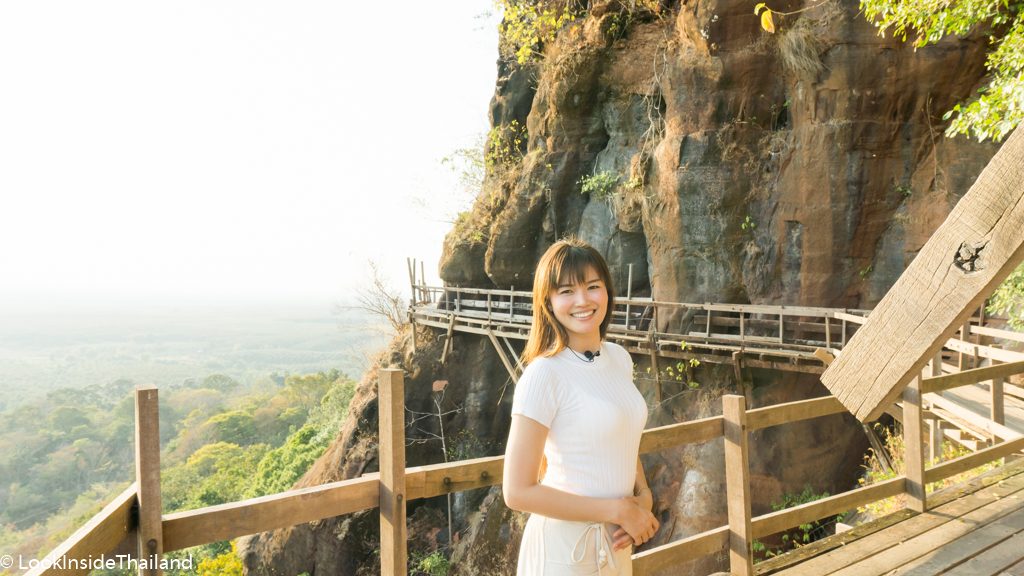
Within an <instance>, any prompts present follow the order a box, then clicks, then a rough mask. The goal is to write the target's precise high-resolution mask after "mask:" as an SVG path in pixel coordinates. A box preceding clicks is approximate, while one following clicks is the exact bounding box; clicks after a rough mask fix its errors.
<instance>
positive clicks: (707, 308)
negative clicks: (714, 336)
mask: <svg viewBox="0 0 1024 576" xmlns="http://www.w3.org/2000/svg"><path fill="white" fill-rule="evenodd" d="M704 311H705V312H707V317H706V318H705V320H707V323H706V324H705V325H704V335H705V336H707V337H708V338H711V305H710V303H707V304H705V305H704Z"/></svg>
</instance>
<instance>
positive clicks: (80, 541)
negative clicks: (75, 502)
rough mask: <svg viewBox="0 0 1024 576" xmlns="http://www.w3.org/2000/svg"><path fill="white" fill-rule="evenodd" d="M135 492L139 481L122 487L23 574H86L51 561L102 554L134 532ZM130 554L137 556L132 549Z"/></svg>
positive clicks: (108, 552)
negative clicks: (93, 514)
mask: <svg viewBox="0 0 1024 576" xmlns="http://www.w3.org/2000/svg"><path fill="white" fill-rule="evenodd" d="M137 492H138V484H134V483H133V484H132V485H131V486H129V487H128V488H125V490H124V491H123V492H121V493H120V494H118V495H117V497H115V498H114V499H113V500H111V501H110V503H108V504H107V505H106V506H104V507H103V509H102V510H100V511H99V512H98V513H97V514H96V515H95V516H93V517H92V518H90V519H89V521H88V522H86V523H85V525H83V526H82V527H81V528H79V529H78V530H75V533H74V534H72V535H71V536H70V537H68V539H67V540H65V541H64V542H62V543H61V544H60V545H59V546H57V547H56V548H54V549H53V550H52V551H51V552H50V553H49V554H47V555H46V556H45V557H44V558H43V559H42V561H41V562H40V563H39V564H37V565H36V567H35V568H32V569H30V570H29V571H28V572H26V573H25V576H44V575H45V576H50V575H56V574H65V575H69V576H70V575H74V576H79V575H83V576H84V575H85V574H88V573H89V570H87V569H81V570H77V569H73V568H64V569H57V568H55V567H54V564H55V563H56V562H57V561H58V560H60V559H62V558H63V559H64V561H65V562H66V561H67V560H71V559H76V560H88V559H89V558H90V557H93V558H96V557H99V556H100V555H103V554H106V555H110V553H111V552H112V551H113V550H114V549H115V548H117V546H118V544H120V543H121V542H123V541H124V540H125V539H126V538H128V537H129V536H131V535H132V534H133V532H134V530H135V528H136V525H135V519H134V518H133V515H132V507H133V506H135V503H136V494H137ZM132 545H133V546H132V547H133V548H134V545H135V542H132ZM132 556H134V557H137V555H136V554H134V553H132Z"/></svg>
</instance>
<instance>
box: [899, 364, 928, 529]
mask: <svg viewBox="0 0 1024 576" xmlns="http://www.w3.org/2000/svg"><path fill="white" fill-rule="evenodd" d="M922 427H923V425H922V421H921V379H920V377H917V378H914V379H913V380H911V381H910V384H909V385H908V386H907V387H906V388H905V389H904V390H903V449H904V453H903V462H904V464H905V466H906V475H907V508H910V509H911V510H914V511H915V512H924V511H925V510H926V509H927V505H926V502H925V500H926V497H925V485H924V448H923V446H922V442H921V441H922V438H921V428H922Z"/></svg>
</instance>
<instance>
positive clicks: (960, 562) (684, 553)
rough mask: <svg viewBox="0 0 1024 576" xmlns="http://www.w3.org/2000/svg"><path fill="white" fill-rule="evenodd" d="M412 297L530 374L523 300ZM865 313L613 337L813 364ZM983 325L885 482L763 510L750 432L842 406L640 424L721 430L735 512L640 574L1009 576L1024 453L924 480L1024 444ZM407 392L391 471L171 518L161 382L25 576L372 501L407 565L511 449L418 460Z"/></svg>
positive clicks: (387, 384)
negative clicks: (880, 512) (779, 547)
mask: <svg viewBox="0 0 1024 576" xmlns="http://www.w3.org/2000/svg"><path fill="white" fill-rule="evenodd" d="M413 291H414V294H415V295H416V297H415V298H414V299H413V304H412V306H411V308H410V317H411V320H412V322H413V323H414V326H415V325H420V326H429V327H433V328H435V329H438V330H443V331H445V334H446V336H447V340H446V342H445V348H444V352H443V354H448V353H449V351H450V350H451V346H452V345H453V344H452V342H453V335H454V333H455V332H462V333H470V334H478V335H481V336H485V337H487V338H488V339H489V340H490V342H491V343H492V344H493V345H494V347H495V349H496V350H498V352H499V354H500V355H501V356H502V359H503V362H504V363H505V367H506V369H508V371H509V375H510V377H512V378H513V379H515V378H516V377H517V375H518V374H519V373H520V371H521V367H520V366H519V364H518V362H517V360H516V357H517V356H518V354H516V353H515V349H514V347H513V345H512V340H518V339H523V338H525V334H526V331H527V330H528V325H529V319H530V315H531V308H530V306H531V302H530V295H529V293H526V292H517V291H515V290H508V291H501V290H476V289H469V288H451V287H441V288H434V287H429V286H426V285H424V284H419V283H416V282H413ZM865 315H866V312H865V311H859V310H836V309H826V308H807V307H788V306H786V307H783V306H775V307H773V306H750V305H723V304H680V303H671V302H655V301H651V300H649V299H647V300H645V299H641V298H630V297H627V298H625V299H623V300H621V301H618V302H617V303H616V305H615V307H614V309H613V324H612V327H611V330H610V338H611V339H612V340H616V341H618V342H621V343H623V345H624V346H626V347H627V348H628V349H629V350H630V351H631V352H633V353H635V354H643V355H647V356H650V357H651V360H652V362H653V363H654V365H655V367H656V366H657V361H658V358H662V357H668V358H680V359H688V358H694V359H698V360H701V361H702V362H709V363H731V364H733V366H735V367H736V368H737V371H738V370H739V369H740V367H741V366H748V367H756V368H768V369H778V370H795V371H800V372H811V373H813V372H821V370H822V369H823V368H824V366H825V363H827V362H828V361H829V360H830V359H831V358H832V357H833V356H834V355H835V354H841V353H842V348H843V346H844V344H845V343H846V342H847V341H848V338H849V336H850V335H851V334H852V333H853V332H854V331H856V330H857V329H858V328H857V327H858V326H860V325H861V324H862V323H863V322H865V321H866V317H865ZM983 322H984V319H983V318H982V317H981V316H979V317H977V318H975V322H974V323H971V324H969V325H967V326H965V327H964V328H963V329H962V330H961V334H960V337H959V338H951V339H950V340H949V341H948V342H947V343H946V347H945V348H944V350H943V352H942V353H940V354H939V355H937V356H936V357H935V358H934V359H933V360H932V362H931V365H930V367H929V369H928V372H927V374H922V375H921V377H919V378H918V379H917V380H915V381H914V382H913V383H912V384H911V386H910V387H908V388H907V391H906V393H905V394H904V396H903V398H902V400H901V401H900V402H898V403H897V404H896V405H894V406H893V407H892V408H891V409H890V413H892V414H893V415H894V416H896V417H897V418H898V419H899V420H900V421H902V423H903V427H902V428H903V433H904V444H905V446H906V453H905V454H904V459H905V462H906V472H905V474H903V475H900V476H897V477H895V478H892V479H889V480H886V481H883V482H879V483H877V484H873V485H868V486H863V487H859V488H856V489H853V490H850V491H848V492H844V493H841V494H837V495H834V496H830V497H827V498H823V499H820V500H817V501H814V502H811V503H807V504H803V505H800V506H797V507H794V508H789V509H785V510H781V511H777V512H773V513H770V514H765V515H761V516H756V517H755V516H753V515H752V512H751V493H750V470H749V465H748V440H749V434H750V433H751V432H753V431H756V430H761V429H764V428H768V427H774V426H784V425H787V424H789V423H792V422H798V421H802V420H807V419H813V418H819V417H823V416H828V415H832V414H838V413H842V412H844V411H845V408H844V406H843V405H842V404H841V403H840V402H839V401H838V400H836V399H835V398H833V397H830V396H829V397H824V398H815V399H811V400H803V401H798V402H791V403H787V404H780V405H775V406H767V407H759V408H755V409H747V407H746V400H745V398H744V396H739V395H728V396H725V397H723V399H722V403H723V405H722V415H720V416H712V417H709V418H704V419H700V420H695V421H689V422H682V423H678V424H671V425H667V426H662V427H659V428H652V429H648V430H645V431H644V433H643V437H642V440H641V447H640V451H641V453H642V454H647V453H651V452H654V451H659V450H665V449H670V448H675V447H678V446H682V445H687V444H697V443H703V442H709V441H715V440H717V439H718V438H723V439H724V442H725V476H726V485H727V486H726V487H727V494H726V502H727V507H728V522H727V524H724V525H722V526H719V527H716V528H714V529H711V530H707V531H704V532H701V533H699V534H694V535H691V536H689V537H687V538H684V539H682V540H677V541H674V542H670V543H667V544H664V545H661V546H657V547H653V548H650V549H645V550H643V551H641V552H638V553H636V554H635V555H634V557H633V558H634V572H635V573H636V574H637V575H638V576H643V575H650V574H655V573H659V572H661V573H665V574H669V573H671V569H672V567H673V566H676V565H678V564H681V563H684V562H687V561H690V560H693V559H695V558H699V557H703V556H707V555H714V554H720V553H722V552H727V553H728V555H729V568H730V572H731V573H732V574H736V575H741V576H747V575H751V574H755V573H757V574H774V573H781V574H815V575H816V574H819V573H820V574H830V573H838V574H858V575H860V574H888V573H890V572H891V571H896V572H894V573H901V574H902V573H907V574H933V573H939V572H941V571H942V570H946V569H952V570H958V571H959V572H953V573H970V574H999V573H1002V571H1004V570H1006V569H1009V568H1010V567H1011V566H1014V565H1016V564H1017V563H1019V562H1020V561H1021V560H1022V559H1024V546H1019V545H1017V544H1018V543H1019V542H1024V511H1021V508H1022V507H1024V461H1018V462H1013V463H1011V464H1009V465H1007V466H1004V467H1001V468H998V469H997V470H996V471H995V472H993V473H990V474H989V475H988V476H985V477H980V478H978V479H976V480H975V481H974V482H973V483H972V484H971V485H969V486H967V487H963V488H959V489H956V490H953V491H946V492H944V493H933V494H929V493H927V492H926V486H927V485H928V484H929V483H932V482H936V481H939V480H942V479H946V478H949V477H951V476H955V475H958V474H962V473H964V472H967V471H970V470H973V469H975V468H977V467H979V466H981V465H983V464H985V463H988V462H992V461H997V460H1001V459H1003V458H1006V457H1010V456H1013V455H1015V454H1017V453H1018V452H1020V451H1021V450H1022V449H1024V435H1022V432H1024V411H1022V410H1021V405H1022V404H1024V403H1022V402H1020V401H1019V400H1018V398H1024V390H1021V389H1019V388H1017V387H1016V386H1012V385H1010V384H1008V383H1007V382H1006V379H1007V378H1009V377H1010V376H1012V375H1016V374H1021V373H1024V354H1019V353H1015V352H1010V351H1007V350H1002V349H1000V348H998V347H995V346H993V345H991V340H993V339H1001V340H1004V341H1006V340H1012V341H1017V342H1020V341H1022V336H1021V335H1019V334H1016V333H1012V332H1005V331H1002V330H996V329H993V328H990V327H987V326H984V325H982V324H983ZM414 333H415V330H414ZM654 371H655V372H657V370H656V369H655V370H654ZM404 385H405V383H404V378H403V375H402V372H401V371H400V370H382V371H381V372H380V379H379V397H378V401H379V403H380V409H379V414H380V416H379V437H380V453H379V461H380V472H379V473H373V474H367V475H364V476H362V477H360V478H355V479H351V480H344V481H340V482H333V483H330V484H325V485H322V486H316V487H311V488H303V489H297V490H289V491H286V492H282V493H278V494H272V495H268V496H262V497H259V498H253V499H248V500H243V501H239V502H232V503H229V504H222V505H218V506H211V507H206V508H200V509H197V510H190V511H185V512H176V513H172V514H162V511H161V500H160V462H159V454H160V451H159V433H158V429H159V425H158V422H157V414H158V410H157V390H156V389H155V388H141V389H139V390H137V391H136V439H135V446H136V447H137V448H136V462H137V465H136V471H137V473H136V482H135V484H133V485H132V486H131V487H130V488H129V489H128V490H126V491H125V492H124V493H122V494H121V495H120V496H119V497H117V498H116V499H115V500H114V501H112V502H111V503H110V504H109V505H108V506H107V507H105V508H104V509H103V511H101V512H100V513H99V514H97V515H96V516H95V517H94V518H92V519H91V520H90V521H89V522H88V523H87V524H86V525H85V526H83V527H82V528H81V529H80V530H79V531H77V532H76V533H75V534H74V535H72V536H71V537H70V538H69V539H68V540H67V541H65V542H64V543H63V544H61V545H60V546H59V547H58V548H56V549H55V550H53V551H52V552H51V553H50V554H49V555H48V556H47V557H46V559H45V560H44V561H43V562H42V563H40V564H39V565H38V566H36V567H35V568H33V569H32V570H30V571H29V574H32V575H33V576H35V575H39V574H86V573H88V572H89V570H88V569H87V568H88V566H87V565H86V567H85V568H79V567H72V568H69V567H68V562H69V561H71V560H74V559H80V560H85V559H89V558H95V557H98V556H99V555H101V554H111V553H113V552H115V551H118V552H121V553H125V552H128V553H131V554H132V555H133V556H134V557H136V558H156V557H159V556H160V555H162V554H164V553H167V552H170V551H174V550H181V549H184V548H188V547H191V546H197V545H201V544H206V543H211V542H217V541H222V540H228V539H233V538H237V537H239V536H244V535H248V534H255V533H260V532H265V531H268V530H274V529H279V528H285V527H289V526H294V525H297V524H303V523H307V522H313V521H317V520H321V519H324V518H330V517H334V516H339V515H343V514H351V513H355V512H359V511H364V510H371V509H375V508H376V509H378V510H379V515H380V526H381V548H380V550H381V554H380V565H381V572H382V573H383V574H387V575H389V576H390V575H395V574H405V573H407V571H408V568H407V562H408V558H407V550H406V543H407V538H406V534H405V531H406V506H407V503H408V502H409V501H410V500H416V499H420V498H429V497H434V496H439V495H444V494H450V493H453V492H459V491H463V490H470V489H475V488H481V487H487V486H492V485H496V484H500V482H501V478H502V465H503V457H501V456H494V457H487V458H478V459H474V460H465V461H459V462H450V463H443V464H434V465H429V466H420V467H416V468H408V469H407V468H406V467H405V428H406V423H405V418H406V411H405V406H404V401H403V398H404V396H405V395H404ZM1008 397H1009V398H1011V400H1009V401H1008V400H1006V398H1008ZM972 403H973V404H972ZM974 404H978V405H980V406H982V409H980V410H979V409H977V408H976V406H974ZM986 410H987V412H986ZM953 423H955V427H954V424H953ZM943 434H945V435H947V436H949V437H951V438H952V437H954V436H955V437H956V438H955V439H957V440H958V441H960V442H961V443H965V444H968V445H971V447H972V448H973V449H976V451H975V452H973V453H970V454H968V455H966V456H961V457H959V458H956V459H953V460H949V461H944V462H943V461H935V460H932V459H931V458H929V452H934V447H935V446H936V445H938V444H940V443H941V435H943ZM899 494H905V495H906V501H907V508H906V509H905V510H902V511H900V512H898V513H896V514H894V515H891V516H887V517H884V518H881V519H879V520H877V521H874V522H872V523H869V524H866V525H863V526H858V527H856V528H854V529H853V530H852V531H850V532H848V533H843V534H838V535H835V536H830V537H828V538H825V539H824V540H821V541H819V542H816V543H814V544H812V545H809V546H806V547H804V548H802V549H800V550H797V551H796V552H792V553H789V554H785V555H782V556H780V557H778V558H775V559H772V560H769V561H766V562H762V563H759V564H757V565H756V566H755V565H754V564H753V553H752V544H753V542H754V541H755V539H759V538H764V537H767V536H770V535H773V534H778V533H780V532H783V531H786V530H789V529H791V528H794V527H796V526H799V525H801V524H805V523H809V522H812V521H815V520H818V519H822V518H828V517H832V516H835V515H837V514H840V513H843V512H847V511H849V510H852V509H855V508H856V507H858V506H863V505H866V504H869V503H872V502H876V501H879V500H883V499H886V498H890V497H892V496H895V495H899ZM901 542H904V544H898V543H901ZM911 544H912V545H911ZM894 550H895V551H896V552H894ZM58 560H60V561H62V562H63V565H61V564H59V563H58ZM965 571H968V572H965ZM140 573H143V574H159V573H160V570H159V568H155V569H148V568H146V569H143V568H140Z"/></svg>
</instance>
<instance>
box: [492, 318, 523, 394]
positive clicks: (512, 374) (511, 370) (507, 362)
mask: <svg viewBox="0 0 1024 576" xmlns="http://www.w3.org/2000/svg"><path fill="white" fill-rule="evenodd" d="M487 337H488V338H489V339H490V340H491V345H492V346H494V351H495V352H497V353H498V358H500V359H501V363H502V364H504V365H505V371H506V372H508V377H509V378H511V379H512V382H513V383H516V382H518V381H519V375H518V374H516V369H515V368H514V367H513V366H512V362H511V361H510V360H509V359H508V356H506V355H505V350H503V349H502V347H501V343H499V342H498V338H497V336H495V335H494V331H493V330H488V331H487Z"/></svg>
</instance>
